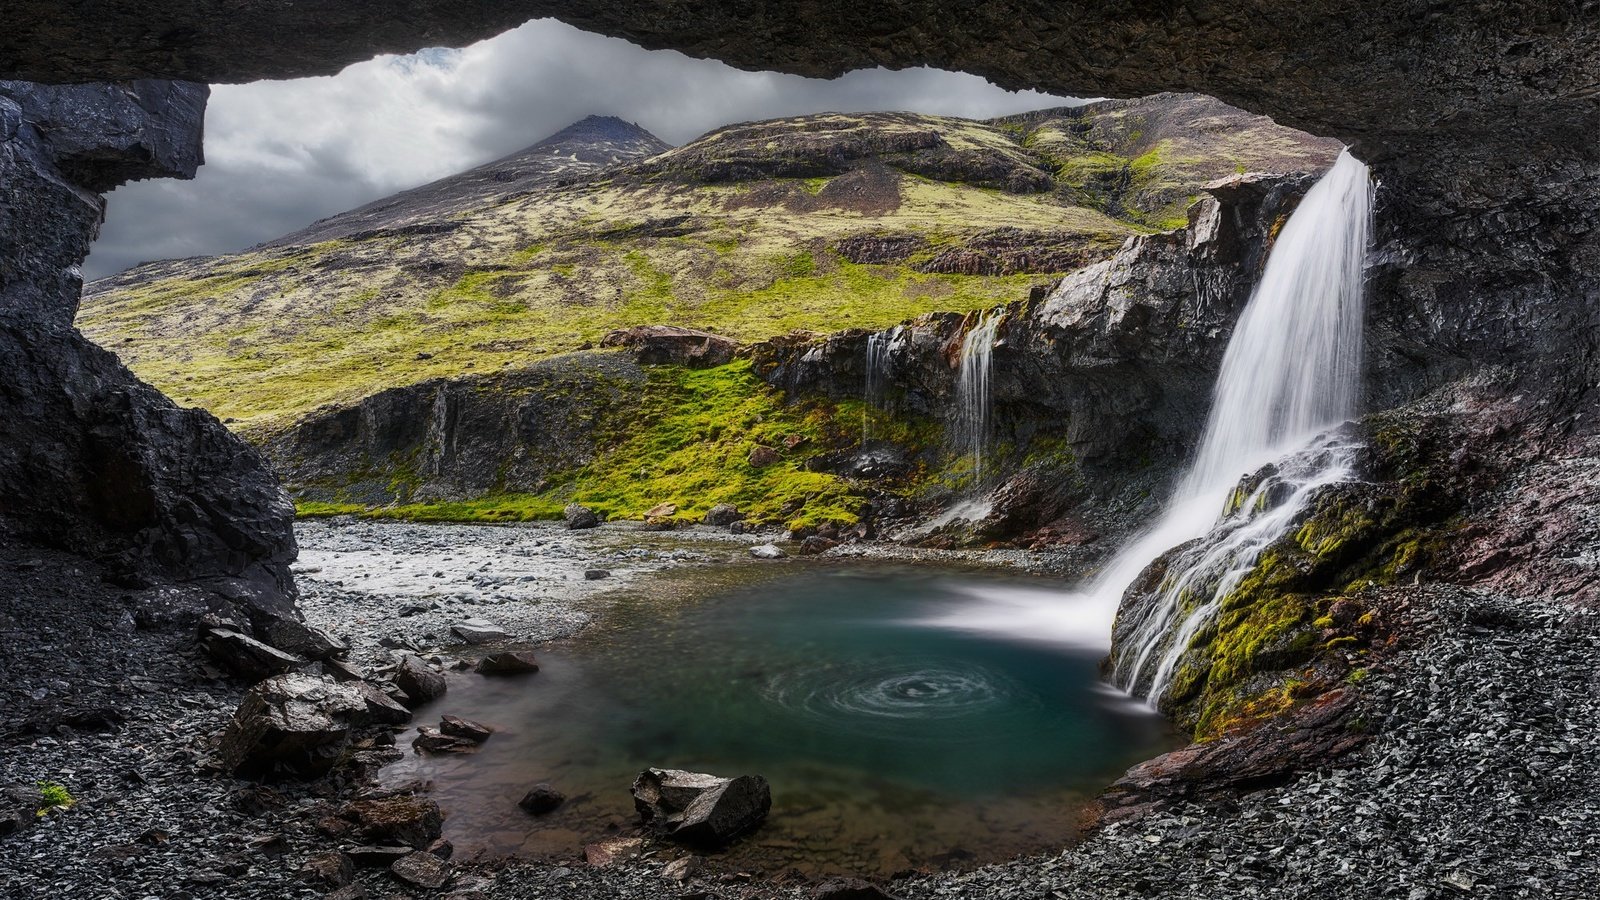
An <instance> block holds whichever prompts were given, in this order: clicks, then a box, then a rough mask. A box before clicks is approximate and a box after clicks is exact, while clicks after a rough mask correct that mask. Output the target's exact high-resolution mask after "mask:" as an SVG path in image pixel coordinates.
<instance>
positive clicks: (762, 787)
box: [633, 769, 772, 847]
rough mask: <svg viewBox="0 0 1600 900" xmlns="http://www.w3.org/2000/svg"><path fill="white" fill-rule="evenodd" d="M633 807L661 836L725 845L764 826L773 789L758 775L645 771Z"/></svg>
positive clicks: (636, 784) (635, 789) (638, 781)
mask: <svg viewBox="0 0 1600 900" xmlns="http://www.w3.org/2000/svg"><path fill="white" fill-rule="evenodd" d="M633 805H634V808H635V809H637V810H638V811H639V817H640V818H641V819H642V820H644V822H645V824H647V825H649V826H651V827H652V828H654V829H655V830H656V831H657V832H659V833H660V834H663V835H665V836H667V837H670V838H672V839H673V840H676V841H681V842H683V843H686V844H693V845H697V846H702V847H721V846H725V845H726V844H727V843H728V842H730V841H732V840H733V839H734V838H736V837H738V836H739V835H741V834H744V833H745V832H747V831H750V830H751V829H753V828H755V827H756V826H757V825H759V824H761V822H762V820H763V819H765V818H766V816H767V812H768V810H770V809H771V808H772V789H771V788H770V787H768V786H767V780H766V779H765V778H762V777H761V776H759V775H740V776H739V777H737V778H722V777H719V776H716V775H704V774H699V773H695V772H684V771H681V770H678V769H646V770H644V772H642V773H640V775H639V777H638V778H637V779H635V780H634V782H633Z"/></svg>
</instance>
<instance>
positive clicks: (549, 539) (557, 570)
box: [294, 518, 773, 663]
mask: <svg viewBox="0 0 1600 900" xmlns="http://www.w3.org/2000/svg"><path fill="white" fill-rule="evenodd" d="M295 531H296V536H297V537H298V538H299V541H300V560H299V562H298V563H296V565H295V567H294V568H295V581H296V583H297V584H298V585H299V586H300V595H301V598H300V608H301V611H302V612H304V613H305V616H306V619H307V621H309V622H311V623H312V624H314V625H317V626H319V627H321V628H325V629H327V630H329V631H330V632H332V633H334V634H336V635H339V636H340V637H343V638H345V639H346V640H348V641H349V642H350V644H351V649H352V656H353V658H355V659H356V660H357V661H359V662H362V663H373V662H383V661H387V660H388V658H389V655H390V654H389V651H390V649H391V648H392V647H393V646H397V645H398V646H407V647H410V648H413V649H421V648H425V647H440V646H445V645H449V644H454V643H459V641H458V640H456V639H455V638H454V637H452V636H451V634H450V626H451V625H453V624H455V623H457V622H460V621H462V620H464V619H470V618H481V619H486V620H488V621H490V622H492V623H494V624H495V625H498V626H500V627H501V628H503V629H504V630H505V631H506V632H507V634H508V638H507V640H508V641H510V642H528V643H532V642H539V641H548V640H553V639H555V638H559V637H565V636H566V635H569V634H571V633H573V632H575V631H577V630H578V629H580V628H582V627H583V626H584V625H586V624H588V622H589V621H590V619H591V617H592V616H593V614H594V612H596V611H597V610H598V608H599V604H600V602H601V601H600V600H599V599H598V598H600V597H602V596H603V595H604V594H606V593H607V592H610V591H615V590H617V589H619V588H624V587H628V586H630V585H634V584H637V583H638V582H639V581H640V580H641V579H643V578H647V577H648V576H650V575H651V574H654V573H657V572H661V571H663V570H665V569H668V568H684V567H690V566H709V565H718V564H728V563H733V562H742V561H747V560H748V559H749V553H748V549H747V548H748V547H750V546H751V545H753V544H759V543H765V542H766V541H768V540H771V539H772V537H773V536H772V535H766V536H755V535H734V534H730V533H728V531H727V530H725V529H710V528H695V529H687V530H684V531H678V532H648V533H646V532H641V531H639V530H638V527H637V526H636V525H632V524H615V525H602V526H600V527H598V528H590V529H580V530H575V531H574V530H569V529H567V528H566V527H564V526H563V525H561V524H558V523H529V524H515V525H418V524H410V523H404V522H372V521H362V520H358V519H350V518H341V519H332V520H324V521H313V522H302V523H301V524H300V525H299V526H298V527H297V528H296V529H295ZM601 571H603V572H605V573H606V575H605V576H604V577H600V578H592V579H591V578H589V577H587V575H586V573H590V572H601ZM385 639H387V640H388V642H389V645H388V646H385V645H384V644H383V643H381V642H382V641H384V640H385Z"/></svg>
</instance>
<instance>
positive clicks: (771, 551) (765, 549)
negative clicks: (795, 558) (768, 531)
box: [750, 544, 789, 559]
mask: <svg viewBox="0 0 1600 900" xmlns="http://www.w3.org/2000/svg"><path fill="white" fill-rule="evenodd" d="M750 555H751V556H754V557H755V558H756V559H783V558H784V557H785V556H788V555H789V554H787V553H785V552H783V550H782V548H780V547H779V546H778V545H776V544H760V545H757V546H755V547H751V548H750Z"/></svg>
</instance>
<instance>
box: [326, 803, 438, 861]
mask: <svg viewBox="0 0 1600 900" xmlns="http://www.w3.org/2000/svg"><path fill="white" fill-rule="evenodd" d="M337 817H338V818H339V819H340V820H342V821H343V822H345V823H347V824H348V825H349V834H350V835H351V836H352V837H353V838H354V839H355V840H358V841H361V842H362V843H364V844H369V845H372V846H379V847H389V846H406V847H411V848H412V849H416V850H421V849H423V848H425V847H427V846H429V845H430V844H432V843H433V842H434V841H436V840H438V839H439V834H440V832H441V830H442V829H443V828H444V814H443V813H441V812H440V811H439V804H437V803H435V802H433V801H432V800H424V799H422V798H420V797H412V796H409V795H401V796H398V797H383V798H375V799H369V800H352V801H350V802H349V803H346V804H345V805H344V807H343V808H342V809H340V810H339V812H338V814H337Z"/></svg>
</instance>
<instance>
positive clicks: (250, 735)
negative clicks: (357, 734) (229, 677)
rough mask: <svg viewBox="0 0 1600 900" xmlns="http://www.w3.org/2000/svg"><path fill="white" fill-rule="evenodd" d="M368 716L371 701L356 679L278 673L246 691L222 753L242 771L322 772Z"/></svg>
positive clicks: (255, 773)
mask: <svg viewBox="0 0 1600 900" xmlns="http://www.w3.org/2000/svg"><path fill="white" fill-rule="evenodd" d="M366 716H367V704H366V701H365V700H364V699H363V697H362V695H361V693H360V692H359V691H358V690H356V689H355V688H354V687H352V686H351V685H348V684H339V683H338V682H335V681H334V680H333V679H331V678H328V677H327V676H323V675H306V674H303V673H290V674H286V675H275V676H273V677H272V678H268V679H266V680H265V681H263V682H261V683H260V684H258V685H256V686H255V687H253V688H251V689H250V691H249V693H247V694H245V697H244V700H243V701H242V702H241V703H240V704H239V708H238V710H236V711H235V712H234V714H233V719H232V720H230V721H229V722H228V727H227V729H226V730H224V731H223V733H222V739H221V741H220V743H219V745H218V748H217V753H218V756H219V757H220V759H221V760H222V764H223V766H224V768H226V769H227V771H229V772H231V773H233V774H235V775H239V776H241V777H263V776H270V775H290V776H298V777H316V776H320V775H323V774H326V773H327V771H328V770H329V769H331V768H332V767H333V765H334V763H336V762H338V760H339V758H340V757H341V756H342V755H343V754H344V751H345V748H346V746H347V745H348V743H349V739H350V730H351V729H352V728H353V727H354V726H356V725H358V724H360V723H361V722H363V721H365V720H366Z"/></svg>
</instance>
